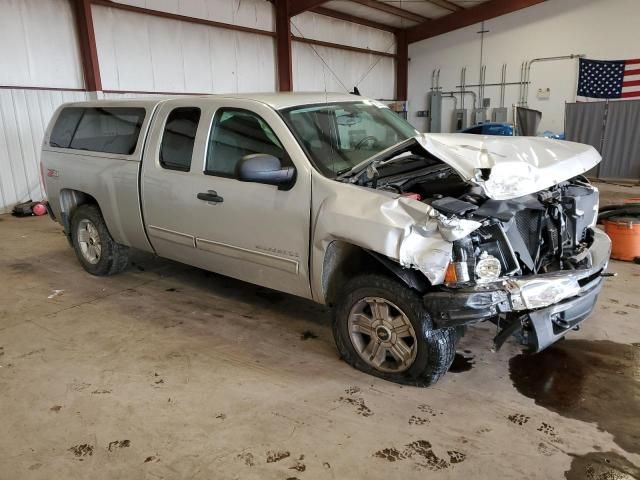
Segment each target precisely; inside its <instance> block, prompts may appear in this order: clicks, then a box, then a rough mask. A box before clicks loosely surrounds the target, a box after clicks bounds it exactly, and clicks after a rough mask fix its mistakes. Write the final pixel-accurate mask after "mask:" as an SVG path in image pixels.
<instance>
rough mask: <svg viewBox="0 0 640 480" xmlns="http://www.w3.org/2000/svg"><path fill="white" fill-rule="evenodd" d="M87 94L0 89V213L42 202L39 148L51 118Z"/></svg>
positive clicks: (84, 97)
mask: <svg viewBox="0 0 640 480" xmlns="http://www.w3.org/2000/svg"><path fill="white" fill-rule="evenodd" d="M86 96H87V93H86V92H68V91H54V90H25V89H0V213H6V212H8V211H10V209H11V208H12V207H13V205H14V204H16V203H19V202H25V201H27V200H29V199H32V200H42V199H43V198H44V192H43V190H42V185H41V183H40V166H39V165H40V145H41V143H42V136H43V134H44V130H45V129H46V127H47V124H48V122H49V119H50V118H51V115H52V114H53V112H54V111H55V109H56V108H58V106H60V105H61V104H62V103H65V102H75V101H80V100H85V99H86Z"/></svg>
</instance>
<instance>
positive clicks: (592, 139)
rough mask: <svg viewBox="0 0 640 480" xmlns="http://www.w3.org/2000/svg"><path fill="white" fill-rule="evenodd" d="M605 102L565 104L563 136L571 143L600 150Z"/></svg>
mask: <svg viewBox="0 0 640 480" xmlns="http://www.w3.org/2000/svg"><path fill="white" fill-rule="evenodd" d="M605 108H606V102H593V103H567V105H566V108H565V127H564V128H565V135H566V137H567V140H569V141H571V142H578V143H586V144H587V145H591V146H593V147H595V149H596V150H598V151H599V152H601V150H602V134H603V132H602V128H603V127H604V114H605Z"/></svg>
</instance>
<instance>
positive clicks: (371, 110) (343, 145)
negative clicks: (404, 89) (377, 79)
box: [282, 101, 418, 177]
mask: <svg viewBox="0 0 640 480" xmlns="http://www.w3.org/2000/svg"><path fill="white" fill-rule="evenodd" d="M282 114H283V116H284V118H285V121H286V122H287V123H288V124H289V127H290V128H291V129H292V130H293V132H294V134H295V135H296V137H297V138H298V141H299V142H300V144H301V145H302V146H303V148H304V149H305V150H306V152H307V154H308V155H309V156H310V157H311V161H312V162H313V163H314V164H315V165H316V167H317V168H318V169H319V170H320V171H321V172H322V173H323V174H324V175H327V176H330V177H335V176H336V175H337V174H338V173H341V172H345V171H347V170H349V169H351V168H352V167H354V166H355V165H357V164H359V163H361V162H362V161H364V160H366V159H367V158H369V157H372V156H373V155H375V154H377V153H379V152H381V151H382V150H385V149H387V148H389V147H391V146H393V145H395V144H397V143H399V142H402V141H403V140H406V139H407V138H411V137H413V136H415V135H417V134H418V132H417V131H416V130H415V129H414V128H413V127H412V126H411V125H409V123H407V122H406V121H405V120H403V119H402V118H400V117H399V116H398V115H396V114H395V113H393V112H392V111H391V110H389V109H388V108H384V107H379V106H377V105H375V104H374V103H373V102H367V101H364V102H353V103H335V104H323V105H307V106H302V107H300V106H299V107H293V108H289V109H286V110H283V111H282Z"/></svg>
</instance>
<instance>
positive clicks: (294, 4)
mask: <svg viewBox="0 0 640 480" xmlns="http://www.w3.org/2000/svg"><path fill="white" fill-rule="evenodd" d="M326 1H327V0H289V16H290V17H293V16H295V15H299V14H301V13H302V12H306V11H307V10H311V9H312V8H315V7H319V6H320V5H322V4H323V3H325V2H326ZM276 6H277V2H276Z"/></svg>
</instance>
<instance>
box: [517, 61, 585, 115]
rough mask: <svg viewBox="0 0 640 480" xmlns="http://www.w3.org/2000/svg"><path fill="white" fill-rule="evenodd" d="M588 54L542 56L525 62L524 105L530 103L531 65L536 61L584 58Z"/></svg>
mask: <svg viewBox="0 0 640 480" xmlns="http://www.w3.org/2000/svg"><path fill="white" fill-rule="evenodd" d="M584 57H586V55H585V54H584V53H572V54H571V55H560V56H557V57H541V58H534V59H533V60H530V61H528V62H525V65H526V67H525V71H524V85H523V95H522V106H525V107H526V106H528V105H529V84H530V83H531V67H532V66H533V64H534V63H540V62H554V61H557V60H573V59H575V58H584Z"/></svg>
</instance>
